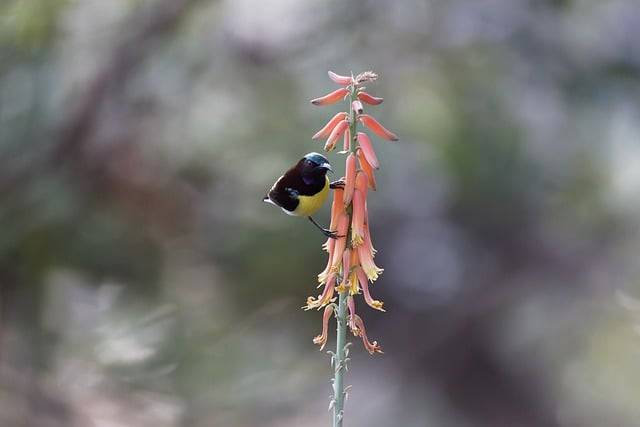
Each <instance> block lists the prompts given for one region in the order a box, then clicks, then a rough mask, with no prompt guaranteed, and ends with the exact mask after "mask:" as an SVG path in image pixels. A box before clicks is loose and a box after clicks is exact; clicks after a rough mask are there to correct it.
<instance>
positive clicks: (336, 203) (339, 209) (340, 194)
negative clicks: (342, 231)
mask: <svg viewBox="0 0 640 427" xmlns="http://www.w3.org/2000/svg"><path fill="white" fill-rule="evenodd" d="M343 198H344V189H342V188H336V189H335V190H334V191H333V202H332V203H331V223H330V224H329V230H332V231H333V230H335V229H336V228H337V227H338V219H339V218H340V215H341V214H343V213H344V202H343V201H342V200H343ZM329 240H332V241H335V239H331V238H329V239H328V240H327V242H328V241H329Z"/></svg>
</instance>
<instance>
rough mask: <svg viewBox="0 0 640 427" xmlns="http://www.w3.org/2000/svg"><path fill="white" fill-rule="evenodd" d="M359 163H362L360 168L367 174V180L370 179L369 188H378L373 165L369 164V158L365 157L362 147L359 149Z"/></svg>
mask: <svg viewBox="0 0 640 427" xmlns="http://www.w3.org/2000/svg"><path fill="white" fill-rule="evenodd" d="M357 156H358V163H360V168H361V169H362V170H363V171H364V173H365V174H366V175H367V181H369V188H371V189H372V190H373V191H375V190H376V176H375V174H374V172H373V167H372V166H371V165H370V164H369V162H368V161H367V159H366V158H365V157H364V154H363V153H362V150H361V149H358V151H357Z"/></svg>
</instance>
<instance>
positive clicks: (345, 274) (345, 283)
mask: <svg viewBox="0 0 640 427" xmlns="http://www.w3.org/2000/svg"><path fill="white" fill-rule="evenodd" d="M350 269H351V251H350V250H349V249H345V251H344V252H343V253H342V283H340V285H339V286H338V287H337V288H336V289H337V291H338V292H344V291H346V290H347V289H349V288H350V282H349V280H350V278H349V271H350Z"/></svg>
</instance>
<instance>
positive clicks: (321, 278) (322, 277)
mask: <svg viewBox="0 0 640 427" xmlns="http://www.w3.org/2000/svg"><path fill="white" fill-rule="evenodd" d="M325 245H326V250H327V252H329V257H328V259H327V266H326V267H325V269H324V270H322V272H321V273H320V274H318V282H320V284H323V283H326V282H327V277H329V273H330V272H331V263H332V261H333V251H334V248H335V246H336V240H335V239H329V240H328V241H327V242H326V243H325Z"/></svg>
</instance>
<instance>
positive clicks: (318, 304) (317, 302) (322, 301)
mask: <svg viewBox="0 0 640 427" xmlns="http://www.w3.org/2000/svg"><path fill="white" fill-rule="evenodd" d="M335 288H336V274H335V273H330V274H329V277H327V283H325V285H324V290H323V291H322V294H320V295H318V297H317V298H314V297H308V298H307V305H305V306H304V307H302V308H303V309H305V310H311V309H312V308H322V307H324V306H325V305H327V304H329V303H330V302H331V299H332V298H333V294H334V291H335Z"/></svg>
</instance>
